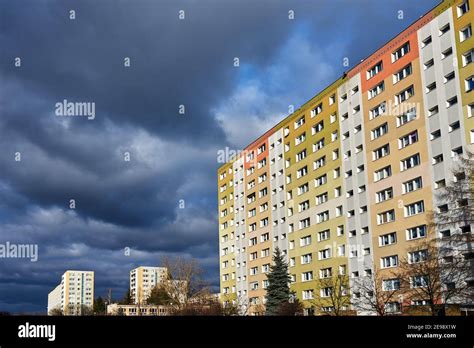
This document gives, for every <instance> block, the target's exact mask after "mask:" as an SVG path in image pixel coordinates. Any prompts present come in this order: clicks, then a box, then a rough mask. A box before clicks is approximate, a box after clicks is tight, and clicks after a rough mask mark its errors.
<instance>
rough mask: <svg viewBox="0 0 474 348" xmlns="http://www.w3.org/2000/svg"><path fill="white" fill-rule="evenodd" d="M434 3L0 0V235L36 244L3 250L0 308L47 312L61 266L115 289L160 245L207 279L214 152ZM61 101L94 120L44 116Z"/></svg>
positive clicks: (279, 113)
mask: <svg viewBox="0 0 474 348" xmlns="http://www.w3.org/2000/svg"><path fill="white" fill-rule="evenodd" d="M438 2H439V1H438V0H423V1H412V0H384V1H380V0H357V1H356V0H318V1H307V0H260V1H254V0H253V1H250V0H248V1H247V0H238V1H237V0H228V1H218V0H199V1H198V0H194V1H192V0H189V1H185V0H169V1H168V0H137V1H130V0H127V1H125V0H122V1H120V0H117V1H111V0H101V1H95V0H90V1H88V0H81V1H38V0H20V1H14V0H11V1H7V0H0V149H1V150H0V243H2V244H4V243H6V242H7V241H8V242H10V243H34V244H37V245H38V248H39V259H38V261H37V262H30V261H29V260H28V259H0V311H10V312H26V311H28V312H45V311H46V305H47V294H48V292H49V291H51V290H52V289H53V288H54V287H55V286H56V285H57V284H58V283H59V281H60V276H61V274H62V273H63V272H64V270H66V269H81V270H94V271H95V274H96V278H95V279H96V283H95V286H96V296H99V295H102V296H104V295H105V294H106V292H107V289H108V288H112V291H113V297H115V298H121V297H123V295H124V293H125V291H126V289H127V287H128V276H129V271H130V269H132V268H134V267H136V266H138V265H159V262H160V259H161V257H162V256H163V255H181V256H184V257H194V258H197V259H198V260H199V261H200V263H201V264H202V266H203V267H204V268H205V270H206V277H207V279H208V280H209V281H210V282H211V283H212V284H213V285H214V286H216V289H217V286H218V283H219V275H218V274H219V262H218V238H217V234H218V224H217V199H216V197H217V185H216V171H217V168H218V167H219V165H220V164H219V163H217V152H218V150H220V149H225V148H226V147H229V148H231V149H235V150H238V149H240V148H242V147H244V146H245V145H247V144H248V143H250V142H251V141H252V140H254V139H255V138H256V137H257V136H258V135H259V134H260V133H263V132H264V131H265V130H267V129H268V128H270V127H271V126H272V125H273V124H274V123H276V122H277V121H278V120H280V119H282V118H283V117H285V116H286V114H287V111H288V106H289V105H295V106H296V107H298V106H299V105H301V104H303V103H304V102H305V101H307V100H308V99H310V98H311V97H312V96H313V95H314V94H316V93H317V92H318V91H319V90H321V89H323V88H324V87H325V86H327V85H328V84H330V83H331V82H332V81H334V80H335V79H337V78H338V77H339V76H341V75H342V73H343V72H344V71H345V70H347V67H344V66H343V59H344V58H346V57H347V58H348V59H349V62H350V65H351V66H352V65H355V64H356V63H357V62H358V61H360V60H361V59H362V58H364V57H366V56H367V55H369V54H370V53H371V52H373V51H374V50H375V49H377V48H378V47H380V46H381V45H383V44H384V43H385V42H386V41H388V40H389V39H390V38H391V37H393V36H394V35H396V34H397V33H398V32H400V31H401V30H403V29H404V27H406V26H408V25H409V24H410V23H411V22H413V21H414V20H416V19H417V18H418V17H419V16H420V15H423V14H424V13H426V12H427V11H428V10H429V9H431V8H432V7H433V6H434V5H436V4H437V3H438ZM70 10H74V11H75V19H70V12H69V11H70ZM180 10H184V16H185V18H184V20H180V18H179V11H180ZM290 10H291V11H294V19H293V20H291V19H289V18H288V17H289V11H290ZM400 10H402V11H403V19H399V18H398V17H399V14H400V13H399V12H398V11H400ZM17 57H18V58H20V59H21V66H15V59H16V58H17ZM126 57H129V58H130V67H125V66H124V58H126ZM234 58H238V59H239V62H240V66H238V67H235V66H234ZM17 62H18V60H17ZM65 99H66V100H68V101H72V102H94V103H95V119H93V120H88V119H87V118H86V117H60V116H57V115H56V114H55V104H56V103H58V102H62V101H63V100H65ZM180 105H184V108H185V113H184V114H180V113H179V108H180ZM126 152H128V153H130V161H125V160H124V153H126ZM16 153H20V154H21V161H15V154H16ZM71 199H74V200H75V202H76V207H75V209H70V206H69V202H70V200H71ZM180 200H184V209H180V206H179V203H180ZM126 247H129V248H130V249H131V254H130V255H125V253H124V248H126Z"/></svg>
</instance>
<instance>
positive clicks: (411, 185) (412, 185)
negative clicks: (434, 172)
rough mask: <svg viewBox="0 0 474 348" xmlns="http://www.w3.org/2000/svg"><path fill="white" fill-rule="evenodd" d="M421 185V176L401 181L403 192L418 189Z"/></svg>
mask: <svg viewBox="0 0 474 348" xmlns="http://www.w3.org/2000/svg"><path fill="white" fill-rule="evenodd" d="M422 187H423V181H422V179H421V176H419V177H417V178H415V179H412V180H409V181H406V182H404V183H403V193H408V192H412V191H416V190H419V189H420V188H422Z"/></svg>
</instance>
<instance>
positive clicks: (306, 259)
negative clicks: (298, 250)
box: [301, 254, 312, 265]
mask: <svg viewBox="0 0 474 348" xmlns="http://www.w3.org/2000/svg"><path fill="white" fill-rule="evenodd" d="M311 261H312V256H311V254H305V255H302V256H301V264H302V265H305V264H308V263H311Z"/></svg>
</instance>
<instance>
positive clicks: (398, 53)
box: [392, 42, 410, 63]
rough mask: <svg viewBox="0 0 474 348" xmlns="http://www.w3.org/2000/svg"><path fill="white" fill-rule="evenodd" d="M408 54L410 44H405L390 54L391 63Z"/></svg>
mask: <svg viewBox="0 0 474 348" xmlns="http://www.w3.org/2000/svg"><path fill="white" fill-rule="evenodd" d="M408 52H410V42H406V43H405V44H404V45H403V46H402V47H400V48H399V49H398V50H396V51H395V52H393V53H392V63H393V62H396V61H397V60H399V59H400V58H402V57H403V56H404V55H406V54H407V53H408Z"/></svg>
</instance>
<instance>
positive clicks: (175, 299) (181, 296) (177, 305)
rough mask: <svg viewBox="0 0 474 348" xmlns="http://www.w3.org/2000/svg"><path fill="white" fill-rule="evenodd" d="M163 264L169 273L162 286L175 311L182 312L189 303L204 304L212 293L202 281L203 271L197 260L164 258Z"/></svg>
mask: <svg viewBox="0 0 474 348" xmlns="http://www.w3.org/2000/svg"><path fill="white" fill-rule="evenodd" d="M162 264H163V267H166V268H167V270H168V272H167V276H166V278H165V279H164V280H163V283H162V285H161V286H162V288H163V290H164V291H165V292H166V293H167V295H168V297H169V303H170V306H171V307H172V309H173V310H174V311H180V310H182V309H183V308H185V307H186V306H187V305H188V304H189V303H198V302H202V299H203V298H205V296H206V295H207V294H208V293H209V292H210V291H209V286H208V284H207V283H206V282H205V281H204V280H203V279H202V275H203V271H202V269H201V267H200V266H199V264H198V263H197V261H196V260H194V259H184V258H181V257H164V258H163V262H162Z"/></svg>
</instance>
